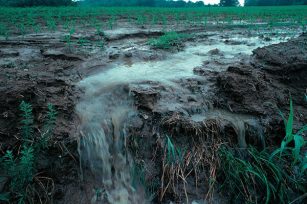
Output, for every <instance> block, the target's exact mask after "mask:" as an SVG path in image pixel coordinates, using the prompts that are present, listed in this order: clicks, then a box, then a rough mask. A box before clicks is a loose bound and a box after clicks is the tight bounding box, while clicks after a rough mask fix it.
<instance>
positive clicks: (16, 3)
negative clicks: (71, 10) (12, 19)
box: [0, 0, 76, 7]
mask: <svg viewBox="0 0 307 204" xmlns="http://www.w3.org/2000/svg"><path fill="white" fill-rule="evenodd" d="M75 4H76V3H75V2H73V1H72V0H0V6H13V7H31V6H71V5H75Z"/></svg>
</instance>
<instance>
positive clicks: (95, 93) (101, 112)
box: [76, 30, 298, 203]
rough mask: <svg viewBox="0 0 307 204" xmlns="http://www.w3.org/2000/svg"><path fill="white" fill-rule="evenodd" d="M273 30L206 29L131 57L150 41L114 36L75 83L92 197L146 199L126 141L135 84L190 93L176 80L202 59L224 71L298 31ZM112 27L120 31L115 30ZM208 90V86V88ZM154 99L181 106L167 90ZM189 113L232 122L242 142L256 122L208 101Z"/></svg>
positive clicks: (81, 150) (116, 200)
mask: <svg viewBox="0 0 307 204" xmlns="http://www.w3.org/2000/svg"><path fill="white" fill-rule="evenodd" d="M121 32H129V30H121ZM274 32H280V33H281V34H279V35H273V34H272V35H270V34H268V33H264V34H265V35H266V36H269V37H261V35H260V34H257V35H251V34H247V33H246V32H229V33H220V32H207V33H206V36H207V37H206V38H205V39H203V40H196V41H194V42H186V43H185V44H186V46H185V48H184V49H182V50H180V51H178V52H164V51H157V52H155V53H158V54H157V56H156V57H154V59H151V58H150V57H149V58H148V59H147V58H146V59H145V58H135V57H134V55H135V53H145V54H146V53H148V52H150V50H151V49H150V47H149V46H148V45H147V44H146V43H144V42H143V41H141V42H138V41H137V40H136V39H130V40H131V42H130V43H129V42H128V45H127V44H125V45H124V46H123V45H121V42H122V41H120V42H117V44H116V42H114V44H115V45H114V47H113V48H112V49H113V50H110V53H111V54H110V58H111V59H112V60H110V62H109V63H108V64H106V65H105V66H104V67H103V68H101V69H99V66H98V69H97V70H98V71H97V70H96V71H95V73H93V74H90V75H89V76H88V77H86V78H84V79H83V80H81V81H80V82H79V83H78V86H79V87H80V88H81V89H82V90H83V91H84V94H83V97H82V99H81V100H80V102H79V103H78V104H77V107H76V109H77V113H78V115H79V117H80V121H81V124H80V127H79V130H80V141H79V153H80V156H81V162H80V168H81V169H82V176H83V179H84V180H88V181H91V182H93V183H94V184H93V186H94V187H95V189H96V190H95V192H92V202H93V203H95V202H99V201H100V200H102V199H103V198H101V196H102V194H101V191H104V193H105V194H106V195H107V196H106V199H107V201H108V202H109V203H127V201H129V202H130V203H144V202H146V201H147V200H146V199H147V198H146V196H145V195H144V193H143V192H144V191H142V190H138V189H135V188H133V187H132V185H131V183H132V177H131V169H132V167H133V162H134V161H133V158H132V156H131V155H130V154H129V151H128V149H127V142H126V141H127V134H126V122H127V120H129V118H130V117H131V116H133V115H136V114H138V110H137V109H136V108H135V106H134V101H133V97H132V96H131V95H132V92H131V89H132V88H133V87H134V86H140V85H141V86H143V87H151V86H153V84H155V83H159V84H160V85H162V86H164V87H165V88H166V89H167V90H171V91H172V92H174V93H176V92H177V93H178V94H185V93H187V94H191V93H190V92H189V91H188V90H186V88H185V87H184V86H182V85H181V84H180V83H178V81H179V80H182V79H192V80H193V79H196V78H198V77H200V76H199V75H197V74H196V73H195V69H197V67H205V69H206V62H207V63H208V62H215V66H208V67H207V70H208V71H215V72H219V71H224V70H225V69H226V68H227V67H228V65H230V64H235V63H240V62H241V61H242V60H243V61H244V60H248V59H249V56H250V55H251V54H252V51H253V50H254V49H255V48H257V47H263V46H267V45H270V44H274V43H279V42H282V41H287V40H288V39H289V38H291V37H295V36H297V35H298V33H296V32H295V31H293V32H283V33H282V31H278V30H277V31H274ZM114 33H118V31H116V30H115V31H114ZM290 33H291V34H290ZM293 33H294V34H293ZM110 34H112V31H110ZM128 41H129V40H128ZM117 52H121V53H124V55H125V56H126V57H124V58H117V57H116V56H115V57H114V56H113V55H116V53H117ZM112 53H113V55H112ZM114 53H115V54H114ZM129 53H132V54H129ZM202 77H203V76H202ZM207 91H210V90H209V88H208V90H207ZM166 93H167V91H166ZM164 96H165V97H164ZM158 103H159V105H160V106H168V107H169V108H171V109H176V108H179V107H178V106H177V104H176V102H175V101H172V100H168V97H167V94H165V95H162V96H161V99H160V100H159V102H158ZM190 118H191V120H194V121H196V122H197V121H202V120H204V119H208V118H221V119H224V120H228V121H229V122H231V123H232V124H233V126H234V127H235V130H236V131H237V134H238V135H239V136H238V137H239V140H238V141H239V145H240V146H243V147H244V146H246V142H245V137H244V134H245V129H244V122H243V121H246V120H249V121H252V122H254V123H257V120H255V119H254V118H253V116H249V115H240V114H234V113H231V112H227V111H223V110H215V109H213V108H212V107H211V106H210V105H209V106H208V107H206V108H200V109H199V110H198V111H197V112H196V113H194V114H190ZM259 131H261V127H260V126H259Z"/></svg>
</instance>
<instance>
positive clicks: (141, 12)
mask: <svg viewBox="0 0 307 204" xmlns="http://www.w3.org/2000/svg"><path fill="white" fill-rule="evenodd" d="M123 17H127V21H129V24H131V25H142V26H146V25H148V26H149V25H150V26H161V25H162V26H163V27H164V28H168V25H172V26H173V25H177V26H191V25H193V26H199V27H204V25H205V26H210V24H212V23H218V24H219V25H231V26H232V25H233V24H234V22H235V23H236V24H239V25H241V26H246V23H249V24H254V23H263V22H267V23H268V24H263V25H261V24H258V25H257V27H263V26H264V27H272V26H273V27H283V26H287V27H290V26H294V27H299V28H302V29H305V28H306V24H307V23H306V22H307V6H282V7H281V6H280V7H228V8H227V7H204V8H146V7H108V8H106V7H57V8H50V7H33V8H8V7H0V22H1V26H0V33H2V35H4V34H3V33H4V31H5V30H9V31H10V33H19V34H22V35H24V34H25V33H28V32H29V31H31V30H33V27H35V26H36V25H39V26H40V28H35V30H41V31H45V32H46V31H55V30H59V29H60V28H61V25H66V26H64V27H67V25H71V24H74V25H77V26H78V27H80V26H81V27H82V26H83V27H87V28H94V29H95V27H96V26H97V25H98V24H101V26H103V27H102V29H104V30H107V29H111V30H112V29H114V28H116V27H117V26H118V25H120V24H118V23H117V22H118V20H119V19H121V18H123ZM16 25H17V26H16ZM247 26H251V25H247ZM4 28H5V29H4ZM0 35H1V34H0Z"/></svg>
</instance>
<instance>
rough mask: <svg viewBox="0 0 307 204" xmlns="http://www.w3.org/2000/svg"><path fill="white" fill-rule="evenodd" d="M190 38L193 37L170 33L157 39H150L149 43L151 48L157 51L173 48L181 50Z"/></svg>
mask: <svg viewBox="0 0 307 204" xmlns="http://www.w3.org/2000/svg"><path fill="white" fill-rule="evenodd" d="M190 37H191V35H187V34H180V33H176V32H168V33H165V34H164V35H162V36H160V37H159V38H157V39H150V40H149V41H148V43H149V45H150V46H151V47H153V48H156V49H165V50H167V49H171V48H177V49H179V48H180V47H182V46H183V43H182V41H183V40H185V39H187V38H190Z"/></svg>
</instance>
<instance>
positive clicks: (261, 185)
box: [219, 100, 307, 203]
mask: <svg viewBox="0 0 307 204" xmlns="http://www.w3.org/2000/svg"><path fill="white" fill-rule="evenodd" d="M282 117H283V119H284V122H285V130H286V135H285V137H284V139H283V141H282V143H281V146H280V147H279V148H277V149H276V150H275V151H273V152H272V150H270V149H265V150H263V151H260V152H259V151H257V150H256V149H255V148H253V147H250V148H248V149H247V150H246V151H245V152H240V151H239V150H234V149H230V148H227V147H226V146H224V147H223V148H221V150H220V154H219V155H220V160H221V167H220V176H221V177H222V178H223V179H222V180H223V182H222V189H224V190H225V191H226V192H228V193H229V195H230V196H232V197H233V199H234V200H236V201H239V202H240V201H241V202H242V200H243V201H244V202H249V203H290V202H291V201H292V200H293V196H296V197H298V196H299V195H300V194H302V195H304V193H305V192H306V191H307V189H306V185H305V184H306V182H307V180H306V178H307V177H306V169H307V159H306V152H305V153H304V151H305V150H306V140H304V137H303V135H302V134H303V132H304V131H306V130H307V126H304V127H303V128H302V129H300V130H299V131H297V132H296V133H294V132H293V121H294V111H293V103H292V100H291V101H290V112H289V116H288V119H287V120H286V119H285V117H284V116H283V115H282ZM290 143H293V144H294V145H293V146H290V145H289V144H290Z"/></svg>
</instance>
